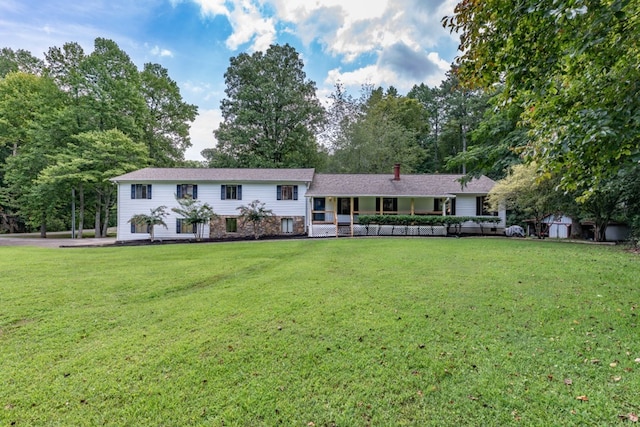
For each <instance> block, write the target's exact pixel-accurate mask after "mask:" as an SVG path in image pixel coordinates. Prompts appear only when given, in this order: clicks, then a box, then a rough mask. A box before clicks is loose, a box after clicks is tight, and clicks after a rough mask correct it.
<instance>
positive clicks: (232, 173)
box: [111, 168, 314, 182]
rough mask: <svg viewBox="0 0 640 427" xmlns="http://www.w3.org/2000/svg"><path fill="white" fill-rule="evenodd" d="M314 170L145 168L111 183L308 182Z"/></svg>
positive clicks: (115, 179)
mask: <svg viewBox="0 0 640 427" xmlns="http://www.w3.org/2000/svg"><path fill="white" fill-rule="evenodd" d="M313 174H314V169H225V168H215V169H214V168H145V169H140V170H137V171H134V172H129V173H126V174H124V175H120V176H117V177H115V178H111V181H114V182H122V181H145V182H157V181H173V182H177V181H183V182H196V181H198V182H199V181H224V182H236V181H237V182H240V181H242V182H247V181H267V182H269V181H278V182H283V181H284V182H310V181H311V180H312V179H313Z"/></svg>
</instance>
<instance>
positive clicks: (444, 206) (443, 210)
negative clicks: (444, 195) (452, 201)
mask: <svg viewBox="0 0 640 427" xmlns="http://www.w3.org/2000/svg"><path fill="white" fill-rule="evenodd" d="M440 200H442V216H447V200H449V199H440Z"/></svg>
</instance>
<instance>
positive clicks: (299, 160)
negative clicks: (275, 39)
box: [208, 45, 324, 167]
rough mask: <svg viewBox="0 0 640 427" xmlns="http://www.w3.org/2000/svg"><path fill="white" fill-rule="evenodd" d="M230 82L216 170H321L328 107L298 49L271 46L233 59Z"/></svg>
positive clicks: (215, 155) (227, 80)
mask: <svg viewBox="0 0 640 427" xmlns="http://www.w3.org/2000/svg"><path fill="white" fill-rule="evenodd" d="M225 83H226V85H227V88H226V89H225V93H226V95H227V98H226V99H223V100H222V102H221V105H220V108H221V110H222V116H223V118H224V120H223V122H222V123H221V124H220V127H219V128H218V129H216V130H215V131H214V134H215V136H216V138H217V140H218V145H217V147H216V149H215V152H214V153H209V154H208V157H209V158H211V159H212V160H213V166H232V167H315V166H317V164H318V161H319V159H320V156H319V147H318V144H317V141H316V134H317V133H318V130H319V126H320V125H321V124H322V123H323V120H324V109H323V108H322V106H321V105H320V102H319V101H318V99H317V98H316V93H315V92H316V87H315V83H314V82H313V81H311V80H308V79H307V78H306V74H305V73H304V71H303V62H302V60H301V59H300V57H299V55H298V53H297V52H296V50H295V49H294V48H293V47H291V46H289V45H284V46H279V45H272V46H271V47H269V49H267V51H266V52H256V53H254V54H252V55H249V54H246V53H242V54H240V55H238V56H236V57H233V58H231V61H230V65H229V68H228V69H227V72H226V73H225Z"/></svg>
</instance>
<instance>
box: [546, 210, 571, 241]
mask: <svg viewBox="0 0 640 427" xmlns="http://www.w3.org/2000/svg"><path fill="white" fill-rule="evenodd" d="M542 222H543V223H545V224H547V227H546V228H547V230H548V234H549V238H550V239H568V238H569V237H571V225H572V224H573V220H572V219H571V218H570V217H568V216H566V215H562V214H557V215H554V214H552V215H548V216H546V217H545V218H544V219H543V220H542Z"/></svg>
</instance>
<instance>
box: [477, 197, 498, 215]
mask: <svg viewBox="0 0 640 427" xmlns="http://www.w3.org/2000/svg"><path fill="white" fill-rule="evenodd" d="M476 216H498V212H491V211H489V206H487V198H486V197H485V196H479V197H476Z"/></svg>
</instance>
